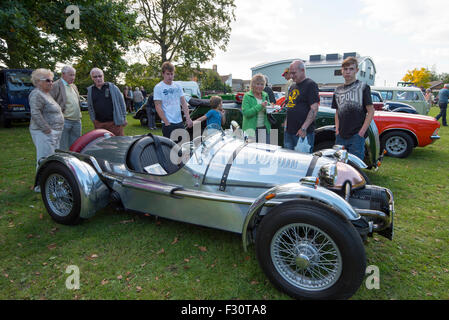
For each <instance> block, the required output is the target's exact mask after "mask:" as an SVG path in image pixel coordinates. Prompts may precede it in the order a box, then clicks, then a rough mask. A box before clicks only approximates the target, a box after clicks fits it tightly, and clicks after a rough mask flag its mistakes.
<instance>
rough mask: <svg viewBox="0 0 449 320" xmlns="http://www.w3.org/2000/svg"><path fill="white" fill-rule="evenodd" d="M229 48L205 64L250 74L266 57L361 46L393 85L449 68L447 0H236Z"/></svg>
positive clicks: (380, 74) (237, 74)
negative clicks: (410, 75) (421, 71)
mask: <svg viewBox="0 0 449 320" xmlns="http://www.w3.org/2000/svg"><path fill="white" fill-rule="evenodd" d="M235 3H236V5H237V8H236V18H237V21H235V22H234V23H233V24H232V33H231V40H230V42H229V44H228V48H227V51H226V52H221V51H218V52H217V55H216V57H215V59H213V60H212V61H211V62H210V63H207V64H205V66H206V67H211V65H212V64H217V65H218V71H219V72H220V74H229V73H232V74H233V78H245V79H249V78H250V76H251V70H250V68H251V67H253V66H255V65H258V64H260V63H263V62H270V61H277V60H284V59H292V58H302V59H308V57H309V55H312V54H320V53H321V54H325V53H344V52H350V51H351V52H352V51H356V52H358V53H360V54H361V55H367V56H370V57H372V58H373V60H374V62H375V64H376V67H377V75H376V83H378V84H382V85H383V84H384V83H387V84H388V85H395V84H396V82H397V81H400V80H401V78H402V77H403V76H404V75H405V73H406V72H407V70H410V69H413V68H421V67H428V68H432V67H434V66H436V71H437V72H439V73H441V72H449V41H448V40H449V39H448V37H449V23H447V20H448V19H449V17H448V13H447V12H448V10H447V8H448V5H447V1H445V0H430V1H426V2H423V1H418V0H393V1H392V0H376V1H372V0H360V1H354V0H339V1H331V0H322V1H315V2H310V1H306V0H276V1H273V0H259V1H257V2H254V1H243V0H236V2H235Z"/></svg>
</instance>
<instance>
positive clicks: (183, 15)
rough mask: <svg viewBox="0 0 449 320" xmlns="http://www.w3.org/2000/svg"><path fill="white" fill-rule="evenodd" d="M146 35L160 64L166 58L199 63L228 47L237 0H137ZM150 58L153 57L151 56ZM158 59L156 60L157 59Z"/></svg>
mask: <svg viewBox="0 0 449 320" xmlns="http://www.w3.org/2000/svg"><path fill="white" fill-rule="evenodd" d="M137 3H138V4H139V12H140V13H141V14H142V16H143V18H142V20H141V21H140V26H141V27H142V30H143V34H144V36H143V37H142V39H143V40H144V41H146V42H148V43H149V44H151V45H152V46H153V50H150V53H151V54H152V55H151V57H152V59H153V60H154V58H155V54H157V56H158V60H159V61H158V62H159V63H158V65H159V66H160V65H161V64H162V62H164V61H172V62H178V63H179V64H181V65H184V66H187V67H190V66H196V67H198V66H199V64H200V63H203V62H206V61H208V60H210V59H211V58H212V57H213V56H214V54H215V48H217V47H218V48H220V49H222V50H225V48H226V45H227V43H228V42H229V38H230V32H231V27H230V24H231V22H232V21H233V20H235V15H234V8H235V5H234V0H137ZM147 62H149V60H148V59H147ZM153 63H154V61H153Z"/></svg>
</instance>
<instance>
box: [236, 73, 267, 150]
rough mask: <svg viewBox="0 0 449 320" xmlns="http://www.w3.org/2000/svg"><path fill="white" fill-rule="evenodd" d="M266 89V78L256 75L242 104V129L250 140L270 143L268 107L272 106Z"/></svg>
mask: <svg viewBox="0 0 449 320" xmlns="http://www.w3.org/2000/svg"><path fill="white" fill-rule="evenodd" d="M264 88H265V77H264V75H263V74H260V73H259V74H256V75H254V76H253V78H252V79H251V82H250V91H249V92H247V93H245V95H244V96H243V102H242V113H243V123H242V129H243V131H244V132H245V134H246V135H247V136H248V138H252V139H256V142H261V143H267V144H269V143H270V130H271V124H270V121H269V120H268V116H267V109H266V108H267V105H269V104H270V101H269V97H268V94H267V93H266V92H265V91H263V89H264Z"/></svg>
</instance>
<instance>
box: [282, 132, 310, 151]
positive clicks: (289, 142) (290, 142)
mask: <svg viewBox="0 0 449 320" xmlns="http://www.w3.org/2000/svg"><path fill="white" fill-rule="evenodd" d="M298 140H299V136H297V135H296V134H291V133H288V132H287V131H284V148H285V149H290V150H295V147H296V145H297V144H298ZM307 140H308V141H309V143H310V151H309V153H312V151H313V145H314V143H315V133H313V132H311V133H308V134H307Z"/></svg>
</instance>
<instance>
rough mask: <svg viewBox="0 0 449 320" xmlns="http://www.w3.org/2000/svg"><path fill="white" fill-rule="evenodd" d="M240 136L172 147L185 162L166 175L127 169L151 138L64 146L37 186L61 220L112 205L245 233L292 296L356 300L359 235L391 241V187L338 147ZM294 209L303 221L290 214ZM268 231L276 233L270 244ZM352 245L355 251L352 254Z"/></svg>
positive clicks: (173, 157)
mask: <svg viewBox="0 0 449 320" xmlns="http://www.w3.org/2000/svg"><path fill="white" fill-rule="evenodd" d="M242 135H243V133H242V132H241V131H239V129H237V130H236V131H231V130H227V132H226V133H225V132H222V131H216V132H212V133H210V134H206V135H205V136H200V137H198V138H196V139H194V140H193V141H191V142H186V143H183V144H182V145H181V146H178V145H176V144H174V143H173V142H171V143H172V145H171V149H170V151H169V155H170V161H171V162H172V163H175V164H179V166H178V167H177V169H176V170H174V171H172V172H169V173H167V172H165V173H164V172H163V171H151V170H153V169H152V167H153V166H154V165H158V163H156V164H154V163H148V164H145V166H144V168H145V170H146V172H145V171H136V170H132V169H130V168H131V167H132V162H131V160H130V158H131V157H132V156H133V152H135V150H136V148H135V146H137V145H138V144H139V143H141V142H143V141H145V139H147V140H148V139H149V138H148V137H147V136H134V137H115V136H110V135H104V136H102V137H99V138H96V139H95V140H93V141H91V142H90V143H88V144H87V145H86V146H85V147H83V149H82V151H81V152H66V151H61V150H58V151H57V152H56V153H55V154H54V155H52V156H50V157H48V158H45V159H43V160H42V161H40V165H39V168H38V172H37V175H36V184H39V185H40V186H41V190H43V191H42V195H43V198H44V202H45V204H46V207H47V210H49V211H51V213H50V215H52V217H53V218H54V219H55V217H56V219H55V220H57V221H58V222H61V221H62V222H61V223H65V222H64V218H65V216H67V215H68V216H70V215H72V214H73V212H74V209H76V208H78V207H77V206H79V217H80V218H85V219H86V218H90V217H92V216H93V215H94V214H95V212H96V211H98V210H100V209H101V208H103V207H104V206H106V205H107V204H108V203H109V202H110V201H111V199H112V200H114V201H119V202H120V203H121V205H122V206H123V207H124V208H125V209H127V210H133V211H137V212H142V213H148V214H153V215H157V216H160V217H164V218H168V219H173V220H176V221H183V222H188V223H193V224H198V225H202V226H207V227H211V228H216V229H221V230H226V231H231V232H235V233H239V234H242V242H243V247H244V249H245V250H247V246H248V245H249V244H251V243H256V251H257V255H258V260H259V263H261V267H262V269H263V270H264V272H265V273H266V274H267V276H269V277H270V281H272V282H273V283H274V284H275V285H276V286H277V287H278V288H280V289H281V290H283V291H285V292H286V293H287V294H289V295H291V296H292V297H296V298H347V297H349V296H351V295H352V294H353V292H355V290H357V288H358V287H359V285H360V283H361V281H362V278H363V276H364V265H365V256H364V255H365V253H364V249H363V244H362V241H361V239H362V238H363V239H365V238H366V236H368V235H372V233H373V232H378V233H379V234H381V235H383V236H385V237H387V238H389V239H392V236H393V215H394V200H393V195H392V193H391V191H390V190H388V189H386V188H382V187H377V186H370V185H367V184H366V181H365V179H364V178H363V176H362V175H361V174H360V173H359V171H358V170H357V169H356V168H354V167H352V166H350V165H348V164H347V162H348V159H349V158H350V157H352V158H351V159H352V160H351V161H352V162H353V163H355V164H356V165H357V166H358V167H359V168H363V167H364V166H365V165H364V163H363V162H362V161H361V160H360V159H358V158H356V157H354V156H352V155H349V154H348V153H347V151H346V150H343V149H342V148H341V147H338V146H335V147H334V149H326V150H322V151H319V152H316V153H314V154H300V153H297V152H294V151H290V150H286V149H282V148H281V147H279V146H274V145H267V144H258V143H252V142H250V141H248V139H246V138H242ZM152 139H161V140H163V139H164V138H156V137H152ZM166 140H168V139H166ZM150 141H151V140H150ZM168 141H170V140H168ZM158 159H159V158H158ZM52 168H54V170H53V169H52ZM156 172H157V173H156ZM70 177H73V179H72V182H70V181H71V178H70ZM77 190H79V197H77V194H78V192H77ZM78 198H79V200H77V199H78ZM292 208H293V209H292ZM295 208H298V217H297V218H296V213H295V212H294V214H293V216H292V214H291V213H289V212H291V210H296V209H295ZM77 210H78V209H77ZM277 217H279V219H276V218H277ZM302 217H305V219H304V220H301V219H302ZM323 217H324V218H325V220H322V219H323ZM326 217H327V218H326ZM316 218H318V220H316ZM270 219H271V220H270ZM273 219H274V220H273ZM291 219H293V223H291V222H290V221H291ZM334 220H335V221H334ZM266 221H269V222H266ZM279 223H280V224H282V227H279V230H277V232H275V231H276V230H274V231H273V230H272V227H271V225H277V224H279ZM322 224H324V225H326V224H328V227H323V226H322ZM328 228H330V229H328ZM333 228H335V230H332V229H333ZM348 228H349V229H348ZM259 230H260V231H259ZM270 232H272V233H270ZM265 234H272V238H270V239H271V240H269V241H268V242H267V240H266V239H263V238H264V236H265ZM338 234H340V235H338ZM349 234H351V235H350V236H349ZM359 235H360V236H359ZM345 237H346V238H345ZM353 246H355V247H357V248H358V249H357V250H358V251H357V250H355V251H354V250H353V249H351V250H352V251H351V252H357V253H350V254H349V256H350V257H348V253H345V252H344V251H345V250H346V248H349V247H353ZM330 252H332V254H330ZM266 254H269V256H265V255H266ZM334 255H335V257H333V256H334ZM348 259H349V260H348ZM270 261H272V263H273V266H272V265H271V262H270ZM343 261H346V262H343ZM345 266H346V267H345ZM352 266H357V270H355V271H353V270H351V269H350V268H352ZM273 268H274V269H273ZM348 268H349V269H348ZM273 270H275V271H273ZM352 274H356V276H352ZM347 284H351V286H352V287H351V288H350V289H341V290H340V289H336V290H334V289H332V287H334V286H336V287H340V286H343V285H347ZM292 286H293V289H292Z"/></svg>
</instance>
